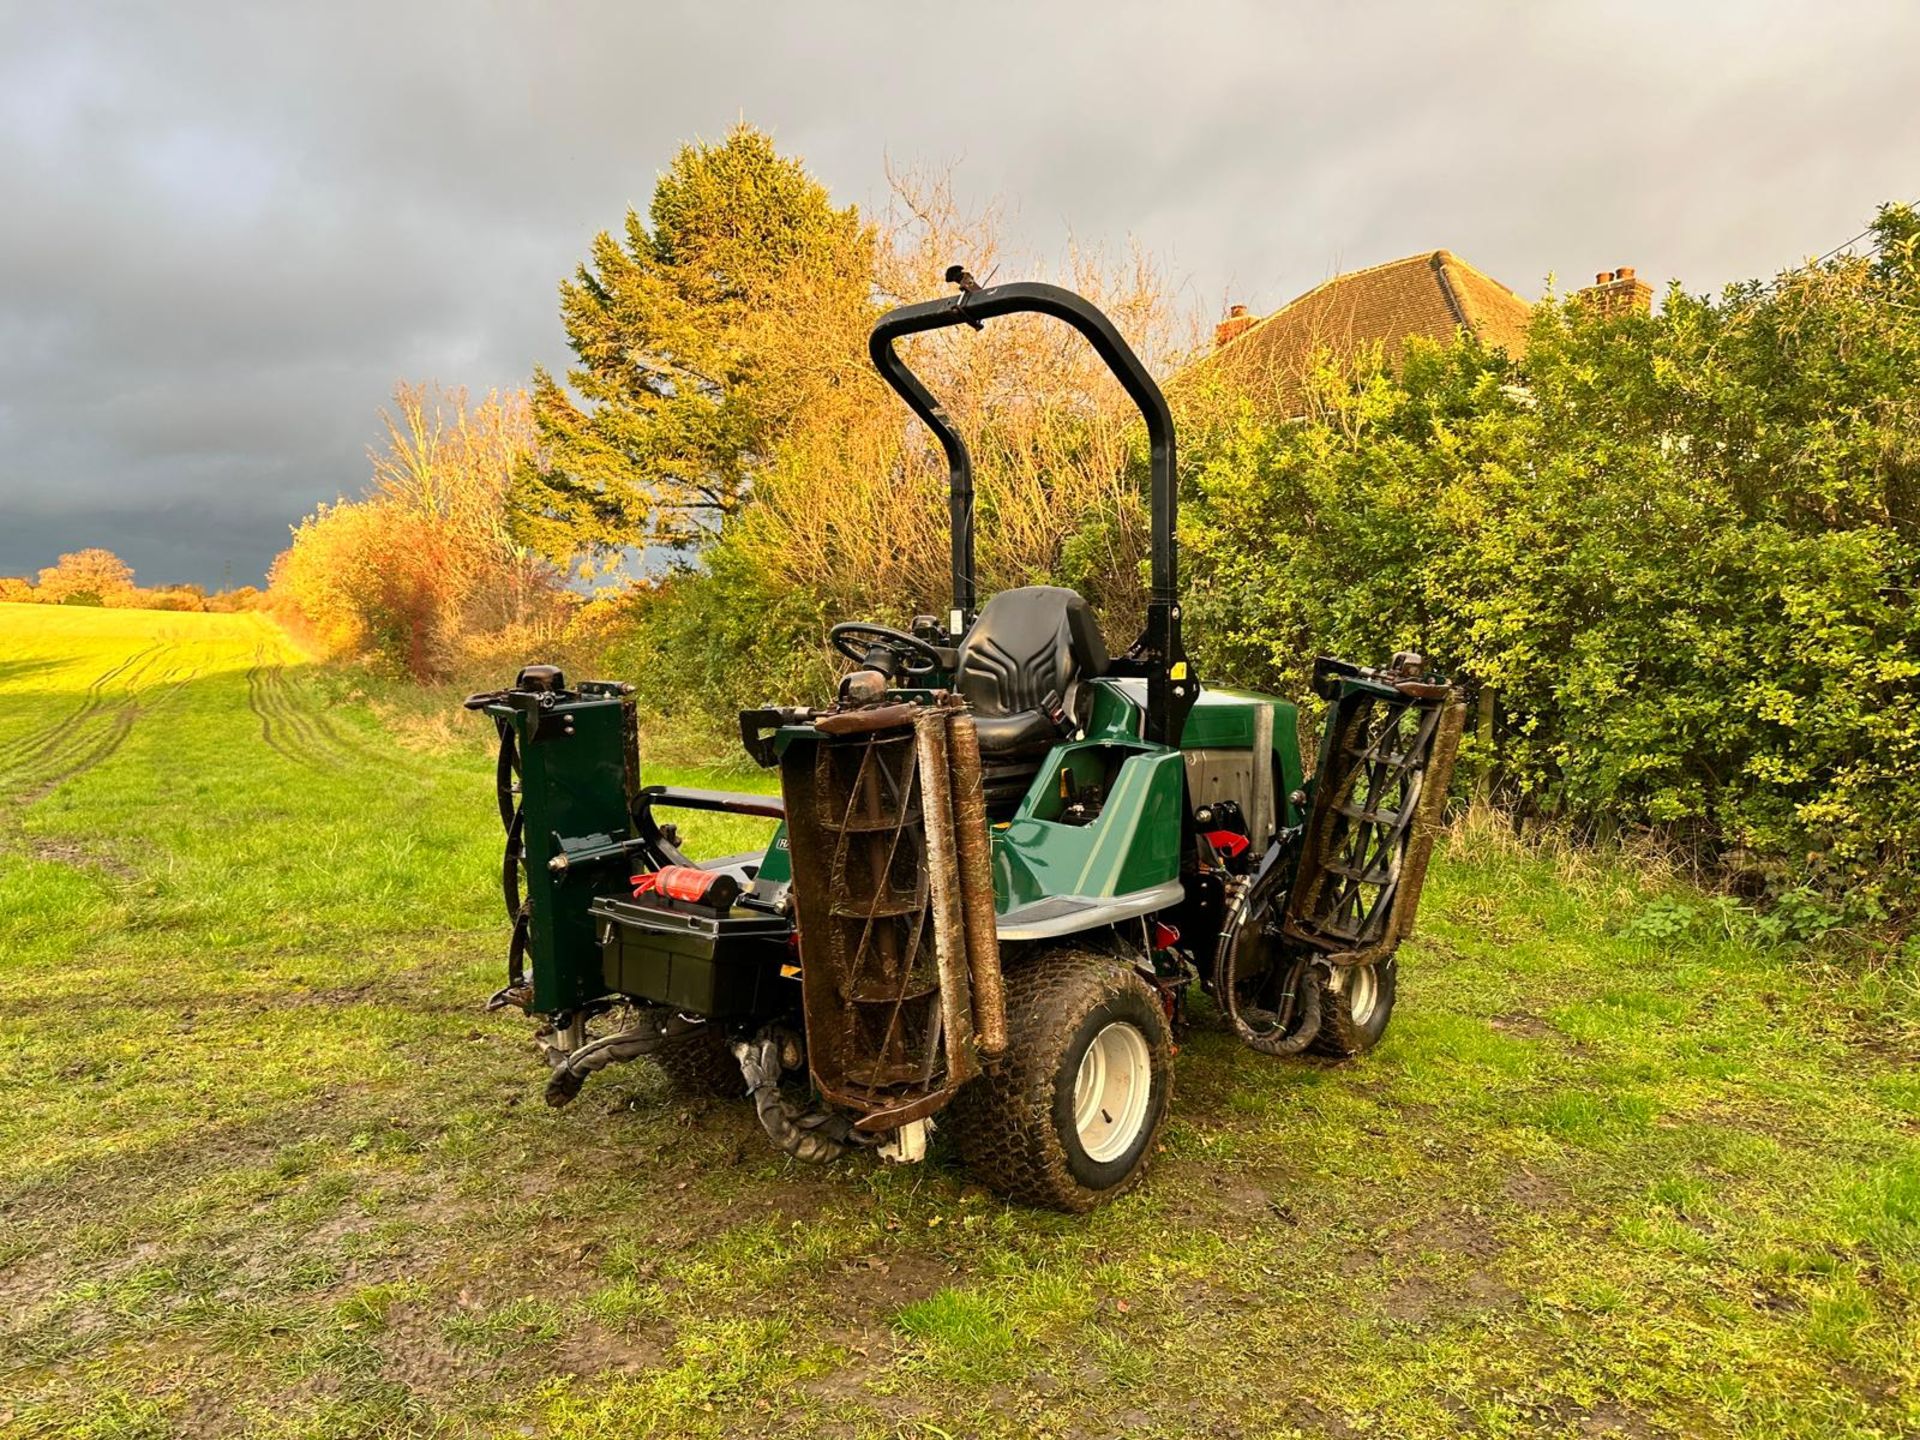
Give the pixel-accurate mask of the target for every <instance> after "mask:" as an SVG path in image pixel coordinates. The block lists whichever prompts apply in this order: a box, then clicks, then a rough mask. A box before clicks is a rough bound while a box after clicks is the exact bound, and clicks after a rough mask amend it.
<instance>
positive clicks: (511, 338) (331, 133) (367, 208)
mask: <svg viewBox="0 0 1920 1440" xmlns="http://www.w3.org/2000/svg"><path fill="white" fill-rule="evenodd" d="M1916 96H1920V5H1916V4H1913V3H1885V4H1874V3H1857V0H1841V3H1835V0H1826V3H1822V4H1793V5H1789V4H1764V3H1753V0H1749V3H1739V4H1731V3H1730V4H1707V3H1699V0H1694V3H1687V4H1672V3H1668V4H1660V5H1638V4H1629V3H1619V0H1615V3H1608V4H1579V5H1573V4H1566V5H1560V4H1547V3H1538V0H1513V3H1480V4H1444V3H1434V0H1424V3H1416V4H1383V3H1381V4H1368V5H1358V4H1353V5H1336V4H1332V3H1325V0H1322V3H1319V4H1313V5H1286V4H1253V3H1246V4H1191V3H1181V4H1171V3H1167V0H1157V3H1144V4H1132V3H1117V0H1090V3H1081V4H1065V3H1052V4H1035V3H1031V0H1030V3H1027V4H1021V5H999V4H986V3H974V4H967V5H938V6H936V5H927V4H911V3H902V0H892V3H878V0H875V3H866V4H851V3H849V4H843V5H830V4H810V5H800V4H781V5H759V4H748V3H733V4H728V3H723V0H702V3H697V4H687V5H675V4H668V3H661V0H647V3H631V0H628V3H613V4H594V5H588V4H569V3H564V0H547V3H540V4H534V3H532V0H528V3H522V4H504V3H503V4H481V3H476V0H468V3H463V4H452V3H449V4H416V3H409V0H384V3H379V4H359V3H341V0H325V3H313V4H293V3H285V0H274V3H271V4H258V3H242V0H235V3H231V4H221V5H212V4H193V3H189V0H171V3H168V4H146V5H138V6H135V5H127V6H124V7H121V6H115V5H108V4H84V3H59V4H56V3H49V0H37V3H24V0H22V3H15V0H0V574H8V573H22V572H27V571H31V570H34V569H37V568H38V567H40V566H42V565H45V564H49V563H51V562H52V560H53V559H54V557H55V555H56V554H57V553H58V552H60V551H62V550H69V549H74V548H77V547H79V546H82V545H88V544H103V545H107V546H110V547H111V548H113V549H115V550H117V551H119V552H120V553H121V554H122V555H123V556H124V557H125V558H126V559H127V560H129V561H130V562H131V563H133V565H134V566H135V567H136V569H137V570H138V572H139V575H140V578H141V580H142V581H143V582H145V583H149V584H153V583H160V582H164V581H169V580H194V581H199V582H202V583H206V584H217V583H219V582H220V581H221V580H222V578H223V577H224V576H226V575H228V574H231V577H232V579H233V580H234V581H235V582H236V583H240V582H246V581H253V580H257V579H258V578H259V576H260V573H261V571H262V570H263V569H264V568H265V566H266V565H267V563H268V561H269V560H270V559H271V558H272V556H273V554H274V553H275V551H277V550H278V549H280V548H281V547H282V546H283V545H284V544H285V542H286V536H287V526H288V524H289V522H291V521H293V520H296V519H298V517H299V516H300V515H301V514H303V513H304V512H306V511H307V510H309V509H311V508H312V506H313V505H314V503H315V502H316V501H320V500H325V499H330V498H332V497H333V496H335V495H336V494H339V493H341V492H347V493H353V492H355V491H357V490H358V489H359V488H360V486H361V485H362V484H364V482H365V479H366V472H367V465H366V458H365V447H366V445H367V444H368V443H369V441H371V440H372V439H373V438H374V437H375V436H376V434H377V433H378V423H377V419H376V412H377V411H378V409H379V407H380V405H381V404H382V403H383V401H384V399H385V397H386V395H387V393H388V392H389V390H390V389H391V387H392V385H393V382H394V381H395V379H396V378H399V377H403V376H404V377H414V378H423V379H424V378H434V379H439V380H441V381H444V382H447V383H458V384H465V385H467V386H469V387H471V388H473V389H476V390H484V389H486V388H488V387H490V386H495V385H514V384H518V383H521V382H522V381H524V379H525V377H526V376H527V374H528V371H529V370H530V368H531V367H532V365H533V364H534V363H535V362H544V363H546V364H548V365H552V366H562V365H564V363H565V360H566V351H565V347H564V342H563V339H562V336H561V332H560V327H559V322H558V318H557V313H556V306H555V285H556V283H557V281H558V280H559V279H560V278H561V277H562V276H563V275H565V274H566V273H568V272H569V271H570V270H571V269H572V267H573V266H574V265H575V264H577V263H578V261H579V260H580V258H581V257H582V256H583V255H584V253H585V250H586V246H587V243H588V241H589V239H590V237H591V236H592V234H593V232H594V231H596V230H598V229H602V228H606V227H610V226H615V225H617V224H618V223H619V221H620V219H621V216H622V214H623V213H624V211H625V209H626V207H628V206H629V205H633V206H639V207H641V208H644V207H645V205H646V202H647V199H648V196H649V195H650V193H651V190H652V185H653V181H654V178H655V176H656V175H657V173H658V172H659V171H660V169H661V168H662V167H663V166H664V165H665V164H666V163H667V161H668V159H669V157H670V156H671V154H672V152H673V150H674V148H675V146H676V145H677V144H678V143H679V142H680V141H682V140H685V139H688V138H692V137H696V136H698V137H707V138H718V137H719V136H721V135H723V134H724V133H725V131H726V129H727V127H728V126H729V125H730V124H731V123H732V122H733V121H735V120H736V119H738V118H743V117H744V118H745V119H748V120H750V121H752V122H754V123H755V124H758V125H761V126H763V127H765V128H768V129H770V130H772V131H773V133H774V134H775V136H776V138H777V139H778V141H779V142H780V144H781V146H782V147H783V148H784V149H786V150H788V151H789V152H794V153H798V154H800V155H801V156H803V157H804V158H805V159H806V161H807V163H808V164H809V165H810V167H811V168H812V169H813V171H814V173H815V174H817V175H818V176H819V177H820V178H821V179H822V180H824V181H825V182H826V183H827V184H828V185H829V186H830V187H831V189H832V190H833V191H834V193H835V195H836V196H837V197H839V198H841V199H842V200H850V201H857V202H860V203H863V204H866V203H870V202H872V201H874V200H876V199H878V198H879V196H880V194H881V191H882V189H883V185H884V180H883V175H882V170H883V166H884V164H885V162H886V160H887V159H888V157H892V158H893V159H894V160H896V161H903V162H911V161H931V162H947V161H956V162H958V164H959V169H958V178H959V186H960V191H961V195H962V198H963V199H965V200H969V201H973V202H980V201H985V200H988V199H991V198H994V197H999V198H1001V199H1002V200H1004V201H1005V202H1006V204H1007V207H1008V212H1009V218H1010V228H1011V230H1012V232H1013V238H1014V239H1015V241H1017V242H1018V243H1019V244H1020V245H1022V246H1025V247H1028V248H1030V249H1032V250H1035V251H1040V252H1045V253H1054V252H1056V251H1057V250H1059V249H1060V248H1061V246H1062V245H1063V243H1064V242H1065V240H1066V238H1067V237H1068V235H1069V234H1071V235H1072V236H1074V237H1075V238H1077V239H1078V240H1079V241H1080V242H1082V243H1084V244H1095V245H1100V244H1106V245H1111V246H1114V247H1119V246H1122V245H1124V244H1125V243H1126V242H1127V241H1128V239H1129V238H1133V239H1137V240H1139V241H1140V242H1142V243H1143V244H1144V245H1145V246H1147V247H1148V248H1149V249H1151V250H1152V251H1154V252H1155V253H1157V254H1158V255H1159V256H1160V257H1162V259H1163V260H1164V261H1165V262H1166V263H1167V265H1168V266H1169V269H1170V271H1171V273H1172V274H1173V275H1174V276H1175V277H1176V278H1177V279H1178V280H1180V281H1181V283H1182V285H1183V287H1184V288H1183V292H1182V293H1183V297H1184V299H1185V300H1186V302H1187V303H1188V304H1189V305H1190V306H1192V307H1193V308H1195V309H1196V310H1199V311H1202V312H1204V313H1205V314H1206V315H1207V317H1208V318H1212V316H1213V315H1214V314H1215V313H1216V312H1217V311H1218V310H1219V309H1220V308H1221V307H1222V305H1223V304H1224V303H1225V302H1227V301H1229V300H1237V301H1244V302H1246V303H1249V304H1251V305H1253V307H1254V308H1255V309H1256V310H1260V311H1264V310H1267V309H1271V308H1272V307H1274V306H1275V305H1277V304H1279V303H1281V302H1283V301H1285V300H1286V299H1288V298H1289V297H1291V296H1292V295H1294V294H1296V293H1298V292H1299V291H1301V290H1303V289H1306V288H1308V287H1309V286H1311V285H1313V284H1315V283H1317V282H1318V281H1320V280H1322V279H1324V278H1326V277H1327V276H1328V275H1331V274H1333V273H1336V272H1337V271H1339V270H1342V269H1348V268H1353V267H1356V266H1360V265H1367V264H1373V263H1375V262H1378V261H1382V260H1388V259H1392V258H1395V257H1397V256H1400V255H1405V254H1411V253H1413V252H1416V251H1420V250H1428V249H1436V248H1440V247H1445V248H1447V249H1451V250H1453V251H1455V252H1457V253H1458V254H1460V255H1462V256H1463V257H1465V258H1466V259H1468V260H1469V261H1471V262H1472V263H1473V264H1475V265H1478V266H1479V267H1480V268H1481V269H1483V270H1486V271H1488V272H1490V273H1491V274H1493V275H1494V276H1495V277H1497V278H1498V279H1500V280H1503V281H1504V282H1506V283H1507V284H1508V285H1510V286H1512V287H1513V288H1514V289H1516V290H1518V291H1520V292H1521V293H1522V294H1523V295H1527V296H1529V297H1532V296H1535V295H1537V294H1539V293H1540V291H1541V289H1542V286H1543V283H1544V281H1545V279H1546V277H1547V275H1548V273H1549V272H1553V273H1555V274H1557V275H1558V276H1559V277H1560V278H1561V281H1562V284H1563V288H1564V287H1567V286H1571V285H1575V284H1578V283H1580V282H1581V281H1582V280H1587V279H1590V278H1591V274H1592V272H1593V271H1595V270H1599V269H1611V268H1613V267H1614V266H1617V265H1620V264H1631V265H1634V266H1637V267H1638V268H1639V270H1640V273H1641V275H1642V276H1643V277H1644V278H1647V279H1649V280H1652V281H1653V282H1654V283H1655V285H1656V287H1658V285H1659V284H1660V283H1661V282H1662V281H1664V280H1665V279H1666V278H1668V277H1678V278H1679V279H1681V280H1682V281H1683V282H1685V283H1686V285H1687V286H1688V288H1689V289H1693V290H1707V289H1713V288H1717V287H1718V286H1719V285H1721V284H1722V283H1724V282H1726V281H1728V280H1731V279H1736V278H1740V277H1743V276H1750V275H1760V274H1771V273H1772V272H1774V271H1775V270H1777V269H1778V268H1780V267H1781V266H1783V265H1785V264H1789V263H1792V262H1793V261H1795V260H1797V259H1800V258H1803V257H1806V256H1808V255H1811V254H1814V253H1818V252H1821V251H1825V250H1828V249H1831V248H1832V247H1833V246H1835V245H1837V244H1839V243H1840V242H1842V241H1844V240H1846V239H1847V238H1848V237H1849V236H1851V235H1853V234H1854V233H1856V232H1857V231H1859V230H1860V229H1861V228H1862V227H1863V226H1864V225H1865V224H1866V222H1867V221H1868V220H1869V219H1870V218H1871V217H1872V213H1873V209H1874V207H1875V205H1876V204H1877V203H1878V202H1880V201H1882V200H1887V199H1896V198H1898V199H1913V198H1916V197H1920V103H1916ZM1000 278H1002V279H1009V278H1013V277H1011V276H1008V275H1005V274H1003V275H1002V276H1001V277H1000Z"/></svg>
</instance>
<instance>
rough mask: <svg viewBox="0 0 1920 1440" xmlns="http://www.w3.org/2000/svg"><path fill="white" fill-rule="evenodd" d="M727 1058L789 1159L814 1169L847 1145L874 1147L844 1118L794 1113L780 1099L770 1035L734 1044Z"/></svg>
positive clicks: (777, 1050)
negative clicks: (735, 1065)
mask: <svg viewBox="0 0 1920 1440" xmlns="http://www.w3.org/2000/svg"><path fill="white" fill-rule="evenodd" d="M733 1053H734V1055H735V1056H736V1057H737V1058H738V1059H739V1061H740V1073H741V1074H742V1075H744V1076H746V1080H747V1087H748V1089H749V1090H750V1091H751V1092H752V1095H753V1109H754V1113H755V1114H757V1115H758V1116H759V1117H760V1126H761V1128H762V1129H764V1130H765V1131H766V1132H767V1138H768V1139H770V1140H772V1141H773V1143H774V1144H775V1145H776V1146H778V1147H779V1148H780V1149H782V1150H784V1151H785V1152H786V1153H787V1154H789V1155H791V1156H793V1158H794V1159H796V1160H804V1161H806V1162H807V1163H808V1164H809V1165H819V1164H823V1163H824V1162H826V1161H828V1160H836V1159H838V1158H839V1157H840V1156H841V1155H843V1154H845V1153H846V1151H847V1149H848V1148H849V1147H850V1146H854V1145H872V1144H875V1143H877V1140H878V1137H876V1136H867V1135H862V1134H860V1133H859V1132H858V1131H856V1130H855V1129H854V1128H853V1122H852V1121H850V1120H848V1119H847V1117H846V1116H844V1115H840V1114H836V1113H835V1112H833V1111H830V1110H809V1111H806V1112H805V1113H795V1111H794V1110H793V1108H792V1107H791V1106H789V1105H788V1104H787V1102H786V1100H785V1099H783V1098H782V1096H781V1094H780V1042H779V1040H778V1039H776V1038H775V1037H774V1036H772V1035H770V1034H768V1033H767V1032H765V1031H762V1032H761V1033H760V1034H759V1035H756V1036H755V1037H754V1038H753V1039H751V1040H738V1041H735V1042H734V1046H733Z"/></svg>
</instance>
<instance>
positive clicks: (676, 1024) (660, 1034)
mask: <svg viewBox="0 0 1920 1440" xmlns="http://www.w3.org/2000/svg"><path fill="white" fill-rule="evenodd" d="M702 1023H703V1022H702V1021H699V1020H689V1019H687V1018H686V1017H685V1016H684V1015H671V1016H668V1017H667V1018H666V1019H665V1020H664V1021H661V1020H658V1019H656V1018H654V1017H648V1018H647V1019H645V1020H643V1021H641V1023H639V1024H637V1025H635V1026H633V1028H631V1029H628V1030H621V1031H618V1032H616V1033H614V1034H612V1035H603V1036H601V1037H600V1038H599V1039H598V1040H589V1041H588V1042H587V1043H586V1044H584V1045H582V1046H581V1047H580V1048H579V1049H578V1050H575V1051H573V1052H572V1053H571V1054H569V1055H568V1056H567V1058H566V1059H564V1060H562V1061H561V1062H560V1063H559V1064H558V1065H556V1066H554V1067H553V1074H552V1076H551V1077H550V1078H549V1079H548V1080H547V1104H549V1105H551V1106H553V1107H554V1108H556V1109H558V1108H559V1107H560V1106H562V1105H565V1104H567V1103H568V1102H569V1101H571V1100H572V1099H573V1097H574V1096H576V1095H578V1094H579V1093H580V1087H581V1086H583V1085H585V1084H586V1083H587V1077H588V1076H589V1075H592V1074H593V1073H594V1072H595V1071H596V1070H604V1069H606V1068H607V1066H609V1065H622V1064H625V1063H626V1062H627V1061H629V1060H638V1059H639V1058H640V1057H641V1056H642V1055H651V1054H652V1053H653V1052H654V1051H656V1050H658V1049H659V1048H660V1047H661V1046H662V1045H665V1044H667V1043H668V1042H669V1041H673V1040H678V1039H681V1038H682V1037H683V1036H686V1035H688V1034H691V1033H692V1032H693V1031H695V1030H698V1029H699V1028H700V1027H701V1025H702Z"/></svg>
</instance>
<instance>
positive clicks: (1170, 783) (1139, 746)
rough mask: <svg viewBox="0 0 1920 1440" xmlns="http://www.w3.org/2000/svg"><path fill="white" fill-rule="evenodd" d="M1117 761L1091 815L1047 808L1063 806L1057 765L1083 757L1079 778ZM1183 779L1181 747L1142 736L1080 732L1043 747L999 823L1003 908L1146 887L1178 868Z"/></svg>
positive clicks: (996, 851) (1069, 766)
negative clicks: (1115, 737)
mask: <svg viewBox="0 0 1920 1440" xmlns="http://www.w3.org/2000/svg"><path fill="white" fill-rule="evenodd" d="M1122 746H1124V748H1126V749H1128V750H1131V751H1133V752H1134V753H1132V754H1129V755H1127V756H1126V757H1125V758H1124V759H1122V760H1121V761H1120V766H1119V770H1118V772H1117V773H1116V774H1115V776H1114V779H1113V785H1112V788H1111V790H1109V791H1108V793H1107V797H1106V802H1105V803H1104V804H1103V805H1102V806H1101V808H1100V813H1099V814H1098V815H1097V816H1096V817H1095V818H1094V819H1093V821H1092V822H1091V823H1089V824H1085V825H1067V824H1062V823H1061V822H1059V821H1058V820H1054V819H1051V818H1042V816H1044V815H1046V814H1047V812H1048V811H1049V810H1050V809H1051V810H1053V811H1054V812H1056V813H1057V810H1058V799H1057V797H1058V795H1059V790H1060V772H1061V771H1062V770H1063V769H1064V770H1069V771H1073V770H1076V769H1079V768H1081V767H1084V772H1083V773H1082V776H1081V778H1082V781H1083V782H1085V781H1091V780H1094V779H1097V778H1100V777H1101V776H1103V775H1104V773H1105V771H1106V769H1107V767H1108V763H1109V761H1110V759H1111V758H1112V752H1113V751H1114V750H1115V749H1116V748H1121V747H1122ZM1183 797H1184V785H1183V782H1182V774H1181V762H1180V756H1179V754H1178V752H1176V751H1173V750H1168V749H1165V748H1163V747H1161V746H1158V745H1147V744H1145V743H1144V742H1142V741H1137V740H1136V741H1130V742H1118V743H1116V742H1114V741H1111V740H1092V739H1088V740H1076V741H1073V742H1071V743H1069V744H1066V745H1057V746H1055V747H1054V749H1053V751H1052V752H1051V753H1050V754H1049V755H1048V756H1047V758H1046V760H1045V762H1044V763H1043V764H1042V765H1041V767H1040V773H1039V775H1038V776H1036V777H1035V780H1034V784H1033V787H1032V788H1031V789H1030V790H1028V791H1027V797H1026V799H1024V800H1023V801H1021V802H1020V809H1019V810H1018V811H1017V812H1016V813H1015V815H1014V818H1013V819H1012V820H1011V821H1009V822H1008V823H1007V824H1006V825H1005V826H1004V827H1001V826H995V827H994V830H993V902H994V909H996V910H997V911H999V912H1000V913H1001V914H1005V913H1006V912H1007V911H1008V910H1010V909H1012V908H1013V907H1014V906H1016V905H1025V904H1028V903H1030V902H1032V901H1035V900H1043V899H1046V898H1047V897H1049V896H1053V895H1085V896H1093V897H1108V896H1114V895H1126V894H1129V893H1131V892H1132V891H1135V890H1146V889H1150V888H1151V887H1153V886H1155V885H1164V884H1166V883H1167V882H1168V881H1170V880H1174V879H1177V878H1178V877H1179V874H1180V837H1181V831H1182V824H1181V821H1182V810H1183Z"/></svg>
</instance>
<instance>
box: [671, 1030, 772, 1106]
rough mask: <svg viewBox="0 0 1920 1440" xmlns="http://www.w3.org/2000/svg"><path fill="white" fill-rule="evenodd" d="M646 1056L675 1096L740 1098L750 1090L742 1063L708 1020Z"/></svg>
mask: <svg viewBox="0 0 1920 1440" xmlns="http://www.w3.org/2000/svg"><path fill="white" fill-rule="evenodd" d="M647 1058H648V1059H650V1060H652V1061H653V1063H654V1064H655V1065H656V1066H657V1067H658V1068H659V1069H660V1071H661V1072H662V1073H663V1074H665V1075H666V1077H667V1086H668V1088H669V1089H671V1090H672V1091H673V1093H674V1094H676V1095H684V1096H686V1097H687V1098H689V1099H695V1098H712V1099H717V1100H738V1099H739V1098H740V1097H741V1096H742V1095H745V1094H746V1093H747V1082H746V1079H745V1077H743V1076H742V1075H741V1073H740V1062H739V1061H738V1060H736V1059H735V1058H734V1055H733V1047H732V1046H731V1045H730V1044H728V1043H727V1035H726V1032H725V1031H724V1030H722V1029H721V1028H720V1027H719V1026H718V1025H714V1024H711V1023H709V1024H706V1025H702V1026H701V1027H700V1028H699V1029H697V1030H691V1031H688V1032H687V1033H686V1034H685V1035H676V1036H675V1037H674V1038H673V1039H671V1040H669V1041H667V1043H666V1044H664V1045H662V1046H661V1047H660V1048H659V1049H658V1050H656V1051H654V1052H653V1054H651V1055H650V1056H648V1057H647Z"/></svg>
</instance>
